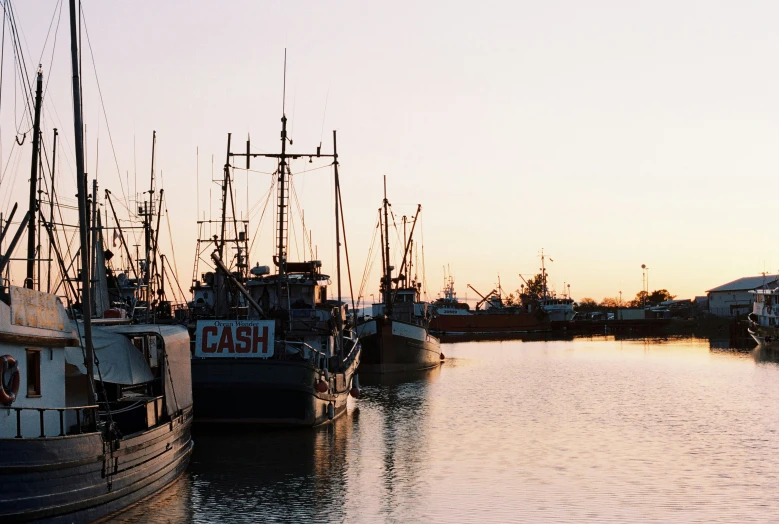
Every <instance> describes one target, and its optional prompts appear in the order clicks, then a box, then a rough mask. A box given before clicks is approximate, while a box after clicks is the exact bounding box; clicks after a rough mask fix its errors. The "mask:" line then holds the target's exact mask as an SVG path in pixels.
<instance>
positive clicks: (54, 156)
mask: <svg viewBox="0 0 779 524" xmlns="http://www.w3.org/2000/svg"><path fill="white" fill-rule="evenodd" d="M56 167H57V128H56V127H55V128H54V145H53V146H52V151H51V191H50V192H49V223H48V225H47V227H48V228H49V229H51V227H52V223H53V222H54V172H55V171H56ZM51 238H52V237H51V233H49V255H48V259H49V269H48V274H47V275H46V292H47V293H51V249H52V241H51ZM38 278H40V275H39V276H38Z"/></svg>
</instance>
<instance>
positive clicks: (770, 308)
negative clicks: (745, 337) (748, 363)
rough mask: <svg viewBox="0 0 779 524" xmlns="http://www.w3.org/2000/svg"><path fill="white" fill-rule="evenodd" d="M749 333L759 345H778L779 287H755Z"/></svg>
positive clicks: (748, 317)
mask: <svg viewBox="0 0 779 524" xmlns="http://www.w3.org/2000/svg"><path fill="white" fill-rule="evenodd" d="M750 293H753V294H754V295H755V299H754V300H753V301H752V312H751V313H750V314H749V315H748V316H747V319H748V320H749V327H748V330H749V334H750V335H751V336H752V338H754V339H755V341H756V342H757V343H758V344H759V345H761V346H773V345H777V346H779V289H755V290H754V291H750Z"/></svg>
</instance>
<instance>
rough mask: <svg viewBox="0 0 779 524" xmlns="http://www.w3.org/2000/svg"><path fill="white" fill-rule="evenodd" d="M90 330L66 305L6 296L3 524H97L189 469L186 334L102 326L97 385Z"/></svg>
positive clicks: (16, 291)
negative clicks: (88, 337)
mask: <svg viewBox="0 0 779 524" xmlns="http://www.w3.org/2000/svg"><path fill="white" fill-rule="evenodd" d="M83 331H84V326H83V323H81V322H79V323H75V322H73V321H72V320H71V319H69V318H68V315H67V314H66V311H65V309H64V307H63V306H62V304H61V303H60V301H59V300H58V298H57V297H56V296H54V295H51V294H48V293H43V292H39V291H35V290H31V289H25V288H19V287H14V286H7V287H2V288H0V362H1V363H2V364H0V367H1V368H2V369H0V373H1V374H2V380H0V485H1V486H3V489H2V490H0V521H2V522H22V521H25V522H26V521H31V520H34V521H38V520H45V521H46V522H89V521H92V520H95V519H98V518H100V517H103V516H106V515H109V514H111V513H114V512H116V511H119V510H121V509H123V508H125V507H127V506H128V505H130V504H132V503H134V502H136V501H138V500H140V499H142V498H144V497H147V496H149V495H151V494H153V493H155V492H157V491H158V490H160V489H162V488H163V487H165V486H166V485H168V484H169V483H170V482H172V481H173V480H175V479H176V478H178V477H179V475H181V473H183V472H184V470H185V469H186V467H187V464H188V463H189V457H190V454H191V451H192V440H191V435H190V427H191V421H192V390H191V383H190V368H189V336H188V334H187V331H186V329H184V328H181V327H174V326H161V327H160V328H159V329H157V328H156V327H153V326H116V327H112V328H101V327H95V328H94V329H93V331H92V336H91V344H92V347H93V348H94V355H95V358H96V359H97V362H98V364H96V365H93V366H89V367H90V368H92V369H93V375H92V377H91V378H90V377H89V376H88V375H87V365H86V364H85V353H88V352H86V347H88V346H87V344H88V342H87V340H86V338H85V337H84V335H83ZM79 332H80V333H81V336H79ZM87 358H88V357H87ZM96 398H97V400H95V399H96Z"/></svg>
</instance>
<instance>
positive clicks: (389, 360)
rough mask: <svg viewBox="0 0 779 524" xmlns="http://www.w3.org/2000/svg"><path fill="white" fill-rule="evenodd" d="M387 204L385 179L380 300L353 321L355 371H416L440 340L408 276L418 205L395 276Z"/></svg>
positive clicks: (429, 363)
mask: <svg viewBox="0 0 779 524" xmlns="http://www.w3.org/2000/svg"><path fill="white" fill-rule="evenodd" d="M388 207H389V201H388V200H387V183H386V179H385V181H384V201H383V216H382V215H381V213H380V214H379V216H380V220H379V225H378V227H379V229H380V231H381V234H382V239H383V243H382V262H383V272H382V278H381V284H380V290H379V291H380V294H381V303H378V304H373V306H372V318H365V319H363V321H362V322H359V323H358V324H357V334H358V335H359V337H360V341H361V343H362V348H363V352H362V360H361V362H360V371H361V372H364V373H393V372H405V371H417V370H421V369H427V368H432V367H435V366H438V365H439V364H440V362H441V345H440V342H439V340H438V338H436V337H434V336H433V335H431V334H430V331H429V324H430V312H429V310H428V304H427V303H425V302H422V300H421V297H420V290H421V288H422V283H421V282H416V281H415V280H414V279H411V278H410V277H409V276H408V273H409V269H410V263H409V260H410V259H411V256H410V252H411V246H412V245H413V235H414V226H415V225H416V222H417V218H418V217H419V212H420V211H421V209H422V206H419V207H418V208H417V214H416V216H415V217H414V220H413V224H412V227H411V234H410V236H409V238H408V239H404V243H405V249H404V254H403V262H402V264H401V266H400V270H399V271H398V276H397V277H394V278H393V276H392V271H393V269H394V268H393V267H392V266H391V265H390V262H389V261H390V260H391V259H390V248H389V223H388V220H389V212H388ZM404 236H405V235H404Z"/></svg>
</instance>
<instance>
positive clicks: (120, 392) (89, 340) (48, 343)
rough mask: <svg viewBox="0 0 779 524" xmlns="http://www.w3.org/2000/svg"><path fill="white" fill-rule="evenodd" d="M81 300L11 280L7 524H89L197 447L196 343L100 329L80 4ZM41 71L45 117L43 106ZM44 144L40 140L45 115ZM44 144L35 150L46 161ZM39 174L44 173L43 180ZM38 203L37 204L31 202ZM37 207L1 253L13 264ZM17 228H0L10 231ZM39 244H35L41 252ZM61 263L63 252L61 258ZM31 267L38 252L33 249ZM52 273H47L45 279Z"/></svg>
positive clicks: (4, 359)
mask: <svg viewBox="0 0 779 524" xmlns="http://www.w3.org/2000/svg"><path fill="white" fill-rule="evenodd" d="M70 31H71V55H72V66H73V69H72V70H73V100H74V104H73V106H74V115H75V118H74V130H75V142H76V166H77V183H78V212H79V218H80V220H79V233H80V235H79V239H80V245H81V249H80V256H81V273H80V279H79V280H80V283H81V293H80V304H73V305H71V307H70V308H69V311H68V310H66V309H65V307H64V306H63V304H62V302H61V301H60V299H59V297H57V296H56V295H54V294H52V293H47V292H44V291H41V290H36V289H33V287H34V284H35V279H34V278H32V276H31V275H32V273H31V272H30V271H28V276H27V278H26V279H25V287H17V286H12V285H7V284H6V283H4V282H0V486H2V489H0V522H3V523H6V522H20V521H25V522H26V521H46V522H68V523H70V522H89V521H93V520H96V519H99V518H103V517H105V516H107V515H110V514H112V513H114V512H117V511H119V510H122V509H123V508H125V507H127V506H128V505H130V504H133V503H135V502H137V501H139V500H141V499H142V498H145V497H147V496H149V495H152V494H154V493H156V492H157V491H159V490H161V489H162V488H164V487H165V486H167V485H168V484H170V483H171V482H172V481H173V480H175V479H176V478H177V477H178V476H179V475H180V474H181V473H182V472H183V471H184V470H185V469H186V467H187V464H188V462H189V457H190V455H191V451H192V440H191V437H190V427H191V420H192V391H191V371H190V366H189V336H188V333H187V332H186V329H183V328H181V327H176V326H152V325H132V326H131V325H113V326H96V325H93V323H92V305H93V297H92V293H91V287H92V286H91V284H92V281H91V277H90V273H91V267H92V263H91V261H90V250H89V249H88V248H87V246H88V245H89V244H88V235H89V230H90V226H91V224H90V220H89V219H88V216H89V214H88V204H87V191H86V189H87V188H86V177H85V175H84V155H83V136H82V134H81V131H82V129H83V126H82V122H81V96H80V80H79V70H80V67H79V63H78V51H77V42H78V36H77V35H78V34H77V31H76V6H75V0H70ZM41 79H42V75H41V74H40V73H39V75H38V91H37V96H36V115H39V111H40V107H41V96H40V93H41V89H40V86H41ZM35 121H36V125H35V128H34V131H33V135H34V137H33V140H34V141H37V140H38V139H39V134H40V129H39V126H38V122H39V119H38V118H37V116H36V119H35ZM37 150H38V147H37V146H35V145H34V147H33V160H34V161H33V165H34V166H35V165H36V161H37V159H36V154H37ZM32 178H33V179H35V177H32ZM31 201H32V200H31ZM36 210H37V207H33V206H31V209H30V211H28V213H27V215H26V217H25V219H24V220H23V221H22V225H21V226H20V228H19V230H18V231H17V233H16V234H15V235H14V240H13V241H12V242H11V244H10V246H9V247H8V249H7V251H6V252H5V253H4V255H3V256H2V258H0V274H2V270H3V267H4V266H5V265H6V264H7V263H8V262H9V260H11V255H12V253H13V249H14V247H15V244H16V241H17V240H18V238H19V236H20V230H21V229H23V228H24V227H26V225H27V224H28V223H29V221H30V220H35V211H36ZM9 227H10V226H7V227H6V228H5V230H3V231H0V238H2V237H4V236H6V233H8V229H9ZM34 244H35V242H30V243H29V245H30V246H33V247H34ZM58 256H59V254H58ZM27 260H28V262H29V261H30V260H34V254H32V253H29V252H28V257H27ZM39 276H40V274H39Z"/></svg>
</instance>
